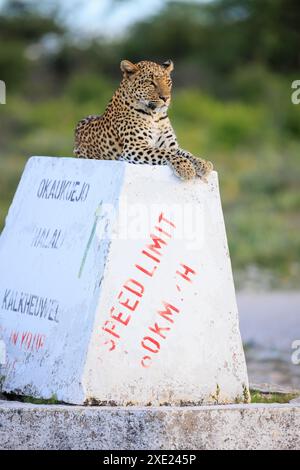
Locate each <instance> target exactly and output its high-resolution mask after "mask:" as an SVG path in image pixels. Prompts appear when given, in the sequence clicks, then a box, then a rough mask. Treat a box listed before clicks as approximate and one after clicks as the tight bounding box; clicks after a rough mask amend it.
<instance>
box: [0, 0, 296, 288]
mask: <svg viewBox="0 0 300 470" xmlns="http://www.w3.org/2000/svg"><path fill="white" fill-rule="evenodd" d="M25 3H26V2H20V1H14V2H8V3H7V5H6V7H5V8H4V9H3V11H2V15H1V11H0V41H1V43H3V44H5V47H1V49H0V72H1V73H0V75H1V76H0V78H1V79H4V80H5V81H6V84H7V104H6V105H1V106H0V229H1V227H2V226H3V224H4V218H5V215H6V213H7V210H8V207H9V204H10V202H11V200H12V197H13V194H14V191H15V189H16V186H17V183H18V181H19V178H20V175H21V172H22V170H23V168H24V165H25V162H26V160H27V159H28V157H29V156H31V155H60V156H72V148H73V130H74V126H75V124H76V122H77V121H78V120H79V119H80V118H82V117H84V116H86V115H88V114H101V113H102V111H103V110H104V108H105V105H106V103H107V102H108V100H109V98H110V96H111V94H112V93H113V90H114V89H115V86H116V85H117V83H118V80H119V76H120V73H119V61H120V59H122V58H129V59H131V60H141V59H143V58H149V59H153V60H160V59H161V60H163V59H166V58H169V57H171V58H172V59H174V61H175V71H174V85H175V86H174V94H173V104H172V107H171V109H170V116H171V119H172V122H173V124H174V127H175V130H176V132H177V134H178V138H179V142H180V144H181V146H182V147H183V148H186V149H188V150H190V151H192V152H193V153H195V154H196V155H199V156H204V157H206V158H208V159H209V160H211V161H213V163H214V165H215V168H216V170H217V171H218V173H219V179H220V186H221V192H222V200H223V208H224V214H225V222H226V227H227V235H228V240H229V247H230V252H231V258H232V263H233V268H234V273H235V277H236V281H237V284H238V285H240V284H241V283H242V282H244V279H247V277H249V276H252V275H253V273H254V275H255V276H256V277H257V276H258V279H259V282H260V279H264V280H266V281H264V282H267V283H268V284H269V285H270V286H274V287H275V286H280V287H297V286H298V285H299V280H300V263H299V255H300V237H299V228H300V215H299V214H300V212H299V209H300V192H299V181H300V178H299V177H300V105H298V106H296V105H293V104H292V102H291V92H292V89H291V83H292V81H293V80H295V79H300V76H299V73H298V71H299V70H300V68H299V66H300V63H299V44H300V29H299V23H300V4H299V2H296V1H294V0H284V1H283V0H266V1H264V2H263V4H262V2H261V1H260V0H244V1H241V0H215V1H212V2H210V3H209V4H207V5H206V4H204V5H201V4H197V3H196V4H195V3H191V4H188V3H187V2H184V5H183V4H182V2H180V1H178V2H171V3H170V2H167V3H166V7H165V8H164V9H163V10H162V11H161V12H159V13H158V14H157V15H156V16H155V17H153V18H149V19H147V20H146V21H143V22H141V23H138V24H136V25H135V26H134V27H133V28H132V29H131V30H130V31H129V32H128V34H127V35H126V36H124V37H123V38H121V39H118V40H110V41H108V40H104V39H101V38H92V39H90V40H86V41H85V43H84V47H79V46H78V41H77V42H76V41H73V38H71V39H70V37H69V36H68V35H67V34H66V31H65V27H64V25H63V24H62V23H61V22H60V21H59V20H58V19H57V17H56V16H55V14H47V16H46V15H43V14H41V13H38V9H37V8H36V7H37V4H35V2H30V6H27V7H26V8H21V7H20V4H23V6H24V4H25ZM116 3H117V2H116ZM9 5H10V6H9ZM32 5H33V6H32ZM12 6H14V9H13V10H12ZM49 34H50V35H52V36H51V37H52V40H53V38H54V39H55V40H54V43H55V44H56V48H54V49H51V50H50V49H47V40H46V39H47V38H48V39H49ZM249 273H250V274H249ZM259 273H260V274H259Z"/></svg>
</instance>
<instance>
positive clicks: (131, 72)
mask: <svg viewBox="0 0 300 470" xmlns="http://www.w3.org/2000/svg"><path fill="white" fill-rule="evenodd" d="M120 68H121V72H122V79H121V82H120V85H119V87H118V88H117V90H116V91H115V93H114V95H113V97H112V98H111V100H110V101H109V103H108V105H107V107H106V109H105V112H104V113H103V114H102V115H90V116H87V117H86V118H84V119H82V120H80V121H79V123H78V124H77V126H76V129H75V146H74V155H75V156H76V157H80V158H89V159H102V160H118V161H125V162H129V163H133V164H148V165H169V166H170V167H171V169H172V170H173V172H174V174H175V175H176V176H177V177H179V178H180V179H181V180H191V179H194V178H197V177H199V178H200V179H201V180H202V181H204V182H206V183H207V181H208V180H207V176H208V175H209V174H210V172H211V171H212V170H213V164H212V163H211V162H210V161H206V160H205V159H203V158H200V157H198V156H194V155H193V154H192V153H190V152H189V151H187V150H184V149H182V148H180V147H179V144H178V142H177V137H176V134H175V131H174V129H173V127H172V125H171V122H170V119H169V116H168V110H169V106H170V103H171V92H172V85H173V83H172V78H171V73H172V72H173V69H174V63H173V61H172V60H167V61H165V62H163V63H161V64H158V63H156V62H152V61H147V60H143V61H140V62H137V63H133V62H131V61H129V60H122V61H121V63H120Z"/></svg>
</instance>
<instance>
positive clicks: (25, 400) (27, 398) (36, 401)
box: [4, 393, 62, 405]
mask: <svg viewBox="0 0 300 470" xmlns="http://www.w3.org/2000/svg"><path fill="white" fill-rule="evenodd" d="M4 397H5V398H6V399H7V400H9V401H20V402H22V403H32V404H34V405H59V404H61V403H62V402H60V401H58V399H57V396H56V395H55V394H54V395H52V396H51V397H50V398H48V399H45V398H35V397H31V396H23V395H15V394H13V393H10V394H8V393H5V394H4Z"/></svg>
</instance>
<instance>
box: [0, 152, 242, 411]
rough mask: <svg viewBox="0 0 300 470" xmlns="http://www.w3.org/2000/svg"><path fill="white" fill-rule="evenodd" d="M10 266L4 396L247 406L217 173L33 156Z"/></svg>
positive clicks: (4, 266)
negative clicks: (196, 175) (185, 173)
mask: <svg viewBox="0 0 300 470" xmlns="http://www.w3.org/2000/svg"><path fill="white" fill-rule="evenodd" d="M43 180H44V182H43ZM54 180H56V186H55V187H53V184H54ZM62 181H70V183H68V187H67V188H65V190H63V186H62V185H63V183H62ZM76 182H78V183H76ZM64 184H65V185H66V184H67V183H64ZM72 190H73V191H74V192H73V193H72ZM72 199H73V200H72ZM39 229H46V230H45V231H44V232H43V230H41V231H39ZM48 230H49V232H48ZM55 230H56V231H55ZM0 261H1V263H0V309H1V310H0V319H1V326H2V335H3V337H4V340H5V341H6V344H7V354H8V359H9V362H8V366H7V367H6V370H5V373H4V375H5V381H4V389H5V390H7V391H15V392H18V393H23V394H30V395H34V396H42V397H44V398H48V397H50V396H52V395H56V396H57V398H58V399H59V400H63V401H66V402H70V403H83V402H93V403H101V404H109V403H111V404H119V405H126V404H135V405H147V404H151V405H158V404H164V403H168V404H172V405H176V404H180V403H184V404H187V403H198V404H204V403H233V402H235V401H242V400H245V399H246V400H247V391H248V379H247V372H246V366H245V360H244V353H243V348H242V344H241V338H240V332H239V324H238V312H237V306H236V301H235V292H234V285H233V279H232V272H231V265H230V258H229V254H228V247H227V241H226V234H225V227H224V222H223V215H222V208H221V202H220V196H219V189H218V181H217V174H216V173H215V172H213V173H212V174H211V175H210V178H209V183H208V184H204V183H202V182H201V181H200V180H196V181H191V182H185V183H183V182H182V181H180V180H178V179H176V177H174V176H173V175H172V174H171V171H170V169H169V168H168V167H151V166H148V165H136V166H135V165H130V164H126V163H124V162H110V161H109V162H104V161H93V160H78V159H67V158H45V157H39V158H33V159H31V160H30V161H29V163H28V164H27V166H26V170H25V172H24V174H23V177H22V180H21V183H20V185H19V188H18V191H17V193H16V196H15V199H14V201H13V204H12V207H11V209H10V212H9V215H8V218H7V223H6V227H5V229H4V231H3V234H2V236H1V239H0ZM32 295H34V296H35V297H32ZM46 299H47V305H48V310H47V313H45V308H44V310H43V307H45V305H46ZM26 302H27V306H26ZM22 312H23V313H22ZM26 334H27V336H26ZM30 334H31V335H32V336H30ZM30 339H31V341H30Z"/></svg>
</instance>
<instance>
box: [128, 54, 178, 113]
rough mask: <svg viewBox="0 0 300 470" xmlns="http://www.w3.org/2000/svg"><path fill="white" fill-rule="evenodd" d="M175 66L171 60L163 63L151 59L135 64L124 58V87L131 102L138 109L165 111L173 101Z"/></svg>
mask: <svg viewBox="0 0 300 470" xmlns="http://www.w3.org/2000/svg"><path fill="white" fill-rule="evenodd" d="M173 68H174V66H173V62H172V61H171V60H168V61H166V62H164V63H163V64H162V65H159V64H156V63H155V62H149V61H142V62H138V63H137V64H133V63H132V62H130V61H129V60H122V62H121V70H122V72H123V80H122V88H123V90H125V92H126V95H127V98H128V99H130V101H131V104H132V105H133V106H134V107H136V108H138V109H146V110H148V111H149V110H151V111H153V110H157V111H159V112H161V111H165V110H166V109H167V108H168V106H169V104H170V101H171V88H172V80H171V72H172V70H173Z"/></svg>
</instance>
